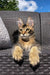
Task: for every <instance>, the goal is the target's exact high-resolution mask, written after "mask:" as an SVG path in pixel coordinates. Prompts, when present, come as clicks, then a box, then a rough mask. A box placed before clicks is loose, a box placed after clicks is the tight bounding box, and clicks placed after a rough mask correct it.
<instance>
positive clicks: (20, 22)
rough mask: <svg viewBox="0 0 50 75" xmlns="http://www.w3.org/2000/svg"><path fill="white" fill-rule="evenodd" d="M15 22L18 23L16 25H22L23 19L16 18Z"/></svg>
mask: <svg viewBox="0 0 50 75" xmlns="http://www.w3.org/2000/svg"><path fill="white" fill-rule="evenodd" d="M17 23H18V26H19V27H20V26H22V25H23V21H22V19H21V18H18V21H17Z"/></svg>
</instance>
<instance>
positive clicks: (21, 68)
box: [0, 11, 50, 75]
mask: <svg viewBox="0 0 50 75" xmlns="http://www.w3.org/2000/svg"><path fill="white" fill-rule="evenodd" d="M0 16H1V17H2V19H3V22H4V23H5V26H6V28H7V30H8V32H9V35H10V38H11V41H12V43H13V36H12V34H13V33H14V31H16V30H17V25H16V20H17V18H18V17H20V18H22V19H23V21H24V23H25V22H26V20H27V18H28V17H29V16H31V17H32V18H33V19H34V23H35V26H34V28H35V36H36V40H37V41H38V42H39V43H41V50H42V53H41V54H40V63H39V64H38V65H37V66H35V67H32V66H30V64H29V61H28V56H27V55H26V54H25V53H24V60H23V61H21V62H20V63H18V62H16V61H14V60H13V59H12V56H11V50H12V48H10V49H3V50H0V75H50V13H40V14H39V13H36V12H19V11H0ZM13 45H14V43H13Z"/></svg>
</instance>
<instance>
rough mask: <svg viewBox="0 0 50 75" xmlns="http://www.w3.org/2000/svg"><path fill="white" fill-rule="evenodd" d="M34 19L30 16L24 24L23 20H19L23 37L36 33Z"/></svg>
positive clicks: (26, 37)
mask: <svg viewBox="0 0 50 75" xmlns="http://www.w3.org/2000/svg"><path fill="white" fill-rule="evenodd" d="M33 26H34V21H33V20H32V19H31V18H28V21H27V23H26V24H23V22H22V20H21V19H19V20H18V28H19V32H20V36H21V38H22V39H28V38H29V37H30V36H31V35H32V34H33V33H34V27H33Z"/></svg>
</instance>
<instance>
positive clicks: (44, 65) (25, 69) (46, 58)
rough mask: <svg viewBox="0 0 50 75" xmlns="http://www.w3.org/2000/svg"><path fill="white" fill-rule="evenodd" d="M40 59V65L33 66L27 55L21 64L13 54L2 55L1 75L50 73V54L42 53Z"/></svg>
mask: <svg viewBox="0 0 50 75" xmlns="http://www.w3.org/2000/svg"><path fill="white" fill-rule="evenodd" d="M40 59H41V60H40V61H41V62H40V65H38V66H37V67H36V68H32V67H30V64H29V62H28V58H27V57H26V56H25V57H24V61H23V63H22V65H21V66H20V65H19V64H18V63H16V62H14V60H13V59H12V57H11V56H0V75H50V55H48V54H43V55H42V54H41V55H40ZM34 70H35V71H34Z"/></svg>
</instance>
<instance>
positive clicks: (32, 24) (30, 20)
mask: <svg viewBox="0 0 50 75" xmlns="http://www.w3.org/2000/svg"><path fill="white" fill-rule="evenodd" d="M27 25H30V26H34V20H33V19H32V18H31V17H28V20H27Z"/></svg>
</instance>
